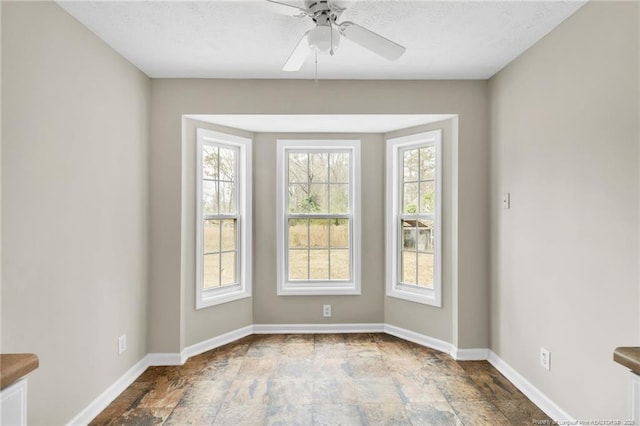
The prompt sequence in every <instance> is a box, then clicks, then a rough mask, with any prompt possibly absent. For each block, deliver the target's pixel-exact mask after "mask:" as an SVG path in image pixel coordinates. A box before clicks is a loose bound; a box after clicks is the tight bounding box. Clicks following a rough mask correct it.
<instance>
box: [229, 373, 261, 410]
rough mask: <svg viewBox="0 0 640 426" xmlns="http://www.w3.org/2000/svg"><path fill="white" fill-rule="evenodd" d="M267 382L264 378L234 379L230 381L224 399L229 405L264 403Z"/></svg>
mask: <svg viewBox="0 0 640 426" xmlns="http://www.w3.org/2000/svg"><path fill="white" fill-rule="evenodd" d="M267 387H268V383H267V380H266V379H253V380H251V379H247V380H242V379H236V380H234V381H233V382H231V386H230V387H229V391H228V392H227V395H226V398H225V400H224V403H225V404H230V405H243V406H246V405H264V404H265V403H266V395H267V390H268V389H267Z"/></svg>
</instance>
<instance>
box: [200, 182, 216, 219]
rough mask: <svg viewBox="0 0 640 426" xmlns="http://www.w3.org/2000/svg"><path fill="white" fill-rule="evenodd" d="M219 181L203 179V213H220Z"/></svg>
mask: <svg viewBox="0 0 640 426" xmlns="http://www.w3.org/2000/svg"><path fill="white" fill-rule="evenodd" d="M217 185H218V183H217V182H215V181H210V180H205V181H202V213H203V214H205V215H207V214H218V192H217V190H216V187H217Z"/></svg>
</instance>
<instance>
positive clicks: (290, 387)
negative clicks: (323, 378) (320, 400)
mask: <svg viewBox="0 0 640 426" xmlns="http://www.w3.org/2000/svg"><path fill="white" fill-rule="evenodd" d="M312 402H313V382H312V381H310V380H306V379H273V380H270V381H269V383H268V386H267V395H266V404H267V405H273V406H285V405H292V404H295V405H305V404H306V405H311V403H312Z"/></svg>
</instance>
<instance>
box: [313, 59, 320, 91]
mask: <svg viewBox="0 0 640 426" xmlns="http://www.w3.org/2000/svg"><path fill="white" fill-rule="evenodd" d="M314 83H315V85H316V86H317V85H318V84H319V83H318V54H317V53H316V74H315V80H314Z"/></svg>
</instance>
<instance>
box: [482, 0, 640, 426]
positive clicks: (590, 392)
mask: <svg viewBox="0 0 640 426" xmlns="http://www.w3.org/2000/svg"><path fill="white" fill-rule="evenodd" d="M638 17H639V11H638V2H620V3H615V2H590V3H588V4H587V5H586V6H584V7H583V8H582V9H580V10H578V11H577V12H576V13H575V14H574V15H573V16H572V17H570V18H569V19H567V20H566V21H565V22H564V23H562V24H561V25H560V26H559V27H557V28H556V29H555V30H554V31H553V32H551V33H550V34H549V35H548V36H546V37H545V38H544V39H543V40H541V41H540V42H539V43H537V44H536V45H535V46H533V47H532V48H531V49H530V50H529V51H527V52H526V53H525V54H523V55H522V56H521V57H520V58H518V59H517V60H516V61H514V62H513V63H511V64H510V65H509V66H508V67H507V68H505V69H504V70H502V71H501V72H500V73H499V74H497V75H496V76H495V77H493V78H492V79H491V82H490V86H491V99H492V117H491V121H492V145H491V152H492V158H491V170H492V176H491V177H492V179H491V189H492V195H491V197H492V202H491V207H492V221H491V229H492V237H493V238H492V250H491V254H492V256H491V259H492V261H491V266H492V274H491V284H492V286H491V294H492V299H491V306H492V308H491V313H492V316H491V324H492V327H491V348H492V349H493V350H494V351H495V352H496V353H497V354H498V355H499V356H500V357H502V358H503V359H504V360H505V361H506V362H507V363H509V364H510V365H511V366H512V367H514V368H515V369H516V370H517V371H518V372H519V373H520V374H522V375H523V376H524V377H525V378H527V379H528V380H529V381H531V382H532V383H533V384H534V385H535V386H536V387H538V388H539V389H540V390H542V391H543V392H544V393H545V394H546V395H547V396H549V397H550V398H551V399H552V400H553V401H554V402H556V403H557V404H558V405H559V406H560V407H562V408H563V409H565V410H566V411H567V412H568V413H569V414H570V415H572V416H574V417H577V418H582V419H589V418H591V419H598V418H599V419H602V418H605V419H607V418H622V419H624V418H626V416H627V409H626V402H627V381H626V375H627V373H626V369H625V368H623V367H621V366H620V365H617V364H615V363H614V362H613V361H612V352H613V349H614V348H615V347H616V346H625V345H627V346H635V345H638V344H639V343H640V341H639V333H640V330H639V326H638V325H639V324H638V322H639V319H640V318H639V312H640V309H639V304H638V300H639V292H638V284H639V281H638V267H639V264H638V255H639V252H638V202H639V200H638V194H639V193H638V190H639V187H638V169H639V167H638V163H639V160H638V143H639V140H640V134H639V128H638V126H639V122H638V115H639V110H638V104H639V99H638V93H639V89H640V88H639V85H638V80H639V76H640V70H639V67H638V55H639V50H640V46H639V39H640V37H639V36H640V34H639V33H638ZM503 192H510V193H511V203H512V207H511V209H510V210H502V208H501V194H502V193H503ZM541 346H544V347H545V348H547V349H549V350H550V351H551V372H547V371H546V370H544V369H542V368H541V367H540V366H539V364H538V355H539V351H540V347H541Z"/></svg>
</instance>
